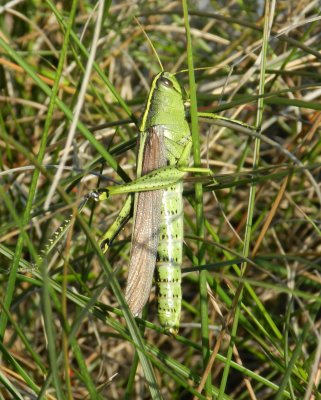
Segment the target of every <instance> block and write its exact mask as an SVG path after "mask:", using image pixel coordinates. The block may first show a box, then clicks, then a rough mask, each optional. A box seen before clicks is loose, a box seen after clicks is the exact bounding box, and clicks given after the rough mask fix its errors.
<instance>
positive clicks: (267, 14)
mask: <svg viewBox="0 0 321 400" xmlns="http://www.w3.org/2000/svg"><path fill="white" fill-rule="evenodd" d="M273 10H274V0H272V1H270V0H266V1H265V10H264V31H263V32H264V34H263V45H262V52H261V68H260V84H259V99H258V105H257V114H256V127H257V128H258V129H259V130H261V126H262V119H263V106H264V99H263V97H262V96H263V94H264V84H265V68H266V56H267V47H268V42H269V34H270V30H271V25H272V18H273ZM260 143H261V141H260V138H259V137H258V138H256V139H255V141H254V154H253V169H254V170H255V169H256V168H257V167H258V163H259V157H260ZM255 193H256V185H255V184H253V185H251V187H250V193H249V204H248V210H247V221H246V228H245V235H244V245H243V256H244V257H246V258H248V256H249V250H250V243H251V234H252V221H253V214H254V205H255ZM246 268H247V262H244V263H243V264H242V266H241V272H242V275H241V276H243V275H244V274H245V272H246ZM243 287H244V284H243V283H242V282H241V283H240V285H239V287H238V298H236V299H235V315H234V320H233V325H232V329H231V340H230V343H229V347H228V351H227V356H226V364H225V367H224V371H223V376H222V380H221V385H220V391H219V396H218V399H219V400H220V399H222V398H223V394H224V392H225V388H226V384H227V379H228V375H229V369H230V365H231V360H232V356H233V347H234V339H233V338H235V337H236V335H237V328H238V321H239V316H240V307H241V301H242V296H243Z"/></svg>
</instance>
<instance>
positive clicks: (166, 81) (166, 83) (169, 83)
mask: <svg viewBox="0 0 321 400" xmlns="http://www.w3.org/2000/svg"><path fill="white" fill-rule="evenodd" d="M159 82H160V83H161V84H162V85H164V86H166V87H168V88H172V87H173V82H172V81H170V80H169V79H167V78H164V77H162V78H161V79H160V80H159Z"/></svg>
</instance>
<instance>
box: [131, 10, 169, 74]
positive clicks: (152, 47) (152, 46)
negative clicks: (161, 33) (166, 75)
mask: <svg viewBox="0 0 321 400" xmlns="http://www.w3.org/2000/svg"><path fill="white" fill-rule="evenodd" d="M134 19H135V21H136V23H137V25H138V26H139V27H140V29H141V30H142V32H143V34H144V35H145V37H146V39H147V41H148V43H149V45H150V47H151V49H152V50H153V53H154V54H155V56H156V58H157V61H158V64H159V66H160V67H161V70H162V71H164V67H163V64H162V62H161V60H160V58H159V56H158V54H157V51H156V49H155V47H154V45H153V43H152V41H151V40H150V38H149V36H148V35H147V33H146V31H145V29H144V28H143V26H142V24H141V23H140V22H139V21H138V19H137V18H136V17H135V16H134Z"/></svg>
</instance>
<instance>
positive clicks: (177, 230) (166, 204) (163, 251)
mask: <svg viewBox="0 0 321 400" xmlns="http://www.w3.org/2000/svg"><path fill="white" fill-rule="evenodd" d="M182 191H183V183H182V182H180V183H178V184H176V185H174V186H171V187H169V188H168V189H166V190H164V192H163V196H162V208H161V220H160V228H159V232H160V235H159V243H158V249H157V261H156V289H157V302H158V318H159V321H160V324H161V325H162V326H164V327H165V328H166V329H167V330H168V331H169V332H170V333H172V334H176V333H177V331H178V327H179V319H180V313H181V299H182V294H181V265H182V251H183V198H182Z"/></svg>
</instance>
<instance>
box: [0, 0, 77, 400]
mask: <svg viewBox="0 0 321 400" xmlns="http://www.w3.org/2000/svg"><path fill="white" fill-rule="evenodd" d="M76 4H77V1H76V0H75V1H74V2H73V4H72V10H71V13H70V18H69V20H68V25H67V30H66V33H65V36H64V42H63V46H62V50H61V53H60V58H59V64H58V68H57V74H56V78H55V83H54V86H53V89H52V93H49V96H50V95H51V96H50V103H49V107H48V113H47V118H46V121H45V126H44V131H43V134H42V136H41V142H40V148H39V152H38V155H37V162H38V164H42V161H43V159H44V156H45V153H46V146H47V138H48V134H49V129H50V125H51V121H52V117H53V112H54V109H55V103H56V97H57V93H58V89H59V82H60V77H61V75H62V70H63V66H64V62H65V56H66V53H67V46H68V42H69V33H70V30H71V27H72V24H73V20H74V16H75V12H76ZM1 45H2V46H3V47H4V48H5V50H7V51H8V50H9V51H8V53H9V54H10V53H11V54H16V53H15V51H14V50H13V49H10V46H8V45H7V43H5V42H4V41H3V40H2V38H1ZM50 92H51V91H50ZM39 175H40V171H39V170H38V169H37V168H36V169H35V170H34V173H33V176H32V180H31V184H30V188H29V194H28V199H27V203H26V207H25V211H24V214H23V217H22V229H24V227H25V226H26V225H27V224H28V222H29V220H30V214H31V209H32V204H33V201H34V197H35V195H36V188H37V184H38V178H39ZM23 244H24V235H23V233H22V232H21V233H20V234H19V237H18V241H17V245H16V250H15V255H14V259H13V261H12V267H11V270H10V275H9V279H8V284H7V290H6V294H5V298H4V304H5V306H6V307H7V308H8V309H9V308H10V305H11V302H12V298H13V293H14V289H15V282H16V277H17V272H18V266H19V260H20V258H21V255H22V249H23ZM45 275H46V274H45ZM44 289H46V285H44ZM45 292H46V290H44V296H45V298H46V306H47V307H46V308H48V310H49V309H50V304H48V303H47V300H48V299H49V297H48V296H49V294H47V293H45ZM45 317H47V318H48V317H49V314H45ZM7 320H8V319H7V315H6V314H5V313H2V314H1V316H0V337H1V340H3V337H4V333H5V330H6V326H7ZM46 327H47V335H48V336H49V337H51V333H52V332H51V331H52V320H51V319H47V324H46ZM53 343H54V340H52V342H51V344H52V346H49V358H50V362H51V367H52V368H53V370H54V385H55V388H56V392H57V397H58V399H62V398H63V396H62V391H61V385H60V381H59V374H58V368H57V365H56V362H55V360H56V357H55V347H54V345H53ZM49 344H50V343H49Z"/></svg>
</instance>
